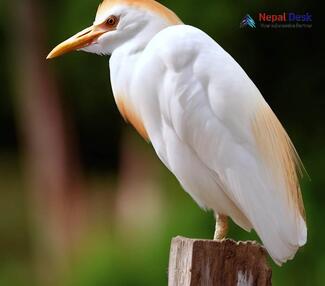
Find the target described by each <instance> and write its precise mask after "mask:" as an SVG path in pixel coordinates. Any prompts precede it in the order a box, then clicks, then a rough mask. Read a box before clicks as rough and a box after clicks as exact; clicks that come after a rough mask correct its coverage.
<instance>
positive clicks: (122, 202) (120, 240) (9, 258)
mask: <svg viewBox="0 0 325 286" xmlns="http://www.w3.org/2000/svg"><path fill="white" fill-rule="evenodd" d="M163 4H165V5H166V6H168V7H169V8H171V9H172V10H173V11H175V12H176V13H177V14H178V15H179V16H180V18H181V19H182V20H183V21H184V22H185V23H187V24H191V25H194V26H196V27H199V28H200V29H202V30H204V31H205V32H207V33H208V34H209V35H211V36H212V37H213V38H214V39H215V40H216V41H217V42H218V43H219V44H220V45H221V46H222V47H223V48H224V49H225V50H226V51H228V52H229V53H230V54H231V55H232V56H233V57H234V58H235V59H236V60H237V61H238V63H239V64H240V65H241V66H242V67H243V68H244V69H245V71H246V72H247V74H248V75H249V76H250V77H251V79H252V80H253V81H254V82H255V84H256V85H257V87H258V88H259V89H260V90H261V92H262V94H263V96H264V97H265V98H266V100H267V101H268V102H269V104H270V105H271V107H272V109H273V110H274V112H275V113H276V114H277V116H278V117H279V119H280V120H281V122H282V123H283V125H284V126H285V127H286V129H287V131H288V133H289V135H290V137H291V138H292V140H293V141H294V143H295V146H296V148H297V150H298V152H299V154H300V156H301V158H302V161H303V162H304V165H305V167H306V169H307V171H308V173H309V176H310V178H311V180H309V179H308V178H304V179H303V180H302V192H303V197H304V202H305V208H306V213H307V222H308V230H309V232H308V243H307V245H306V246H305V247H303V248H302V249H301V250H299V252H298V253H297V255H296V257H295V259H294V260H293V261H290V262H288V263H286V264H285V265H283V266H282V267H278V266H276V265H275V264H274V263H273V262H271V261H270V263H271V264H272V268H273V283H274V285H325V247H324V243H323V238H324V235H325V228H324V220H325V208H324V206H325V204H324V202H325V192H324V190H323V188H324V186H325V176H324V171H325V169H324V167H325V145H324V136H325V134H324V110H325V100H324V95H323V91H322V88H321V80H322V78H323V77H324V74H323V70H322V68H323V67H324V65H322V61H323V51H324V46H323V43H321V41H320V40H321V37H324V34H322V35H321V31H320V27H321V23H319V21H318V18H317V14H316V12H317V11H319V8H318V7H316V1H315V0H312V1H306V0H305V1H302V0H300V1H298V0H297V1H292V0H286V1H273V2H272V4H271V3H270V2H269V1H226V0H219V1H212V0H206V1H194V0H186V1H185V0H177V1H164V2H163ZM97 5H98V2H97V1H93V0H78V1H75V0H65V1H63V0H57V1H49V0H43V1H39V0H38V1H36V0H21V1H6V2H5V1H1V2H0V41H1V42H0V64H1V65H0V91H1V96H0V285H1V286H2V285H17V286H19V285H84V286H88V285H89V286H90V285H96V286H97V285H167V267H168V254H169V245H170V240H171V238H172V237H173V236H176V235H183V236H188V237H198V238H211V237H212V235H213V231H214V219H213V215H212V214H211V213H209V212H205V211H202V210H200V209H199V208H198V207H197V205H196V204H195V203H194V202H193V201H192V200H191V199H190V197H189V196H188V195H187V194H186V193H185V192H183V190H182V189H181V187H180V186H179V184H178V183H177V181H176V179H175V178H174V177H173V176H172V174H170V173H169V172H168V171H167V170H166V169H165V168H164V167H163V166H162V164H161V163H160V162H159V160H158V159H157V158H156V156H155V154H154V152H153V150H152V148H151V146H150V145H148V144H146V143H145V142H144V141H143V140H142V139H141V138H139V136H138V135H137V134H136V132H135V131H133V130H132V128H131V127H130V126H128V125H126V124H125V123H124V122H123V120H122V119H121V117H120V115H119V114H118V111H117V109H116V106H115V104H114V100H113V97H112V94H111V89H110V84H109V74H108V58H105V57H98V56H95V55H91V54H86V53H74V54H69V55H67V56H65V57H62V58H59V59H57V60H55V61H51V62H48V61H46V60H45V57H46V55H47V53H48V52H49V51H50V50H51V48H53V47H54V46H55V45H56V44H58V43H59V42H61V41H62V40H63V39H65V38H67V37H69V36H71V35H73V34H74V33H76V32H78V31H79V30H81V29H82V28H85V27H87V26H89V25H91V23H92V21H93V18H94V14H95V11H96V7H97ZM259 12H268V13H283V12H297V13H305V12H309V13H311V14H313V27H312V28H311V29H261V28H257V29H254V30H253V29H249V28H246V29H240V28H239V23H240V22H241V20H242V18H243V17H244V16H245V15H246V14H250V15H251V16H252V17H253V18H254V19H255V20H256V19H257V14H258V13H259ZM33 31H38V32H39V34H37V33H36V34H35V33H33ZM321 52H322V53H321ZM27 94H28V96H27ZM46 98H50V100H48V101H46V100H45V99H46ZM53 98H55V101H54V103H53ZM56 112H57V113H56ZM55 114H60V116H59V117H60V118H61V119H60V120H61V121H60V120H59V121H58V122H59V125H60V126H61V127H62V126H63V128H64V131H63V132H62V133H61V135H62V136H63V137H64V139H62V138H61V139H59V141H58V142H60V140H62V141H63V142H64V144H63V145H64V146H68V147H65V148H66V151H65V152H63V153H64V156H62V157H63V158H65V159H62V158H61V157H60V156H57V155H56V154H60V151H59V150H60V149H59V146H58V145H57V144H56V143H55V142H56V141H54V143H53V139H52V140H51V139H48V137H46V135H44V134H47V132H48V131H49V132H50V134H56V133H55V131H53V130H55V126H56V125H55V122H56V121H55V120H56V119H55V118H57V117H55ZM32 118H35V120H32ZM59 134H60V133H59ZM51 143H53V144H51ZM49 154H54V155H53V156H52V157H51V156H50V155H49ZM49 157H51V158H49ZM44 158H45V159H44ZM60 158H61V159H60ZM43 159H44V161H42V160H43ZM47 160H49V161H47ZM44 162H45V166H49V170H46V168H44ZM47 162H50V163H47ZM52 164H53V165H52ZM52 166H53V169H52ZM52 170H53V171H52ZM61 171H62V172H61ZM61 173H62V174H61ZM60 174H61V175H60ZM51 178H54V179H51ZM60 180H62V182H61V181H60ZM66 182H68V183H66ZM60 186H62V188H61V187H60ZM229 236H230V237H231V238H234V239H236V240H240V239H256V236H255V235H254V233H251V234H249V233H246V232H245V231H243V230H241V229H239V227H237V226H235V225H234V224H231V228H230V234H229Z"/></svg>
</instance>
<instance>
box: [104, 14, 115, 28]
mask: <svg viewBox="0 0 325 286" xmlns="http://www.w3.org/2000/svg"><path fill="white" fill-rule="evenodd" d="M106 24H107V25H108V26H111V27H114V26H115V25H116V24H117V17H115V16H109V17H108V19H107V20H106Z"/></svg>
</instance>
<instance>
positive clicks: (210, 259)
mask: <svg viewBox="0 0 325 286" xmlns="http://www.w3.org/2000/svg"><path fill="white" fill-rule="evenodd" d="M271 277H272V270H271V268H270V267H269V266H268V264H267V253H266V251H265V249H264V247H262V246H261V245H259V244H257V243H256V242H252V241H247V242H236V241H233V240H230V239H226V240H222V241H216V240H203V239H190V238H185V237H179V236H178V237H175V238H173V240H172V243H171V249H170V257H169V273H168V285H169V286H219V285H220V286H233V285H236V286H237V285H238V286H253V285H254V286H255V285H256V286H269V285H271V284H272V283H271Z"/></svg>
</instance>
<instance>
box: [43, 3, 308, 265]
mask: <svg viewBox="0 0 325 286" xmlns="http://www.w3.org/2000/svg"><path fill="white" fill-rule="evenodd" d="M73 50H83V51H86V52H90V53H96V54H100V55H111V58H110V76H111V83H112V89H113V94H114V98H115V101H116V104H117V106H118V108H119V111H120V112H121V114H122V116H123V117H124V118H125V120H127V121H128V122H129V123H130V124H132V125H133V126H134V127H135V129H136V130H137V131H138V132H139V133H140V134H141V136H142V137H143V138H144V139H146V140H147V141H150V142H151V143H152V145H153V147H154V149H155V151H156V153H157V155H158V157H159V158H160V160H161V161H162V162H163V163H164V164H165V165H166V167H167V168H168V169H169V170H170V171H171V172H172V173H173V174H174V175H175V176H176V177H177V179H178V181H179V182H180V184H181V185H182V187H183V188H184V190H185V191H186V192H188V193H189V194H190V195H191V196H192V198H193V199H194V200H195V201H196V202H197V203H198V204H199V205H200V206H201V207H202V208H206V209H211V210H213V211H214V212H215V214H216V220H217V224H216V235H215V238H216V239H221V238H223V237H224V236H225V234H226V230H227V221H226V218H227V217H228V216H229V217H231V218H232V220H233V221H234V222H235V223H236V224H238V225H239V226H240V227H242V228H243V229H245V230H247V231H250V230H251V229H254V230H255V231H256V232H257V234H258V235H259V237H260V238H261V240H262V242H263V244H264V245H265V247H266V249H267V250H268V252H269V254H270V256H271V257H272V258H273V260H274V261H275V262H276V263H278V264H281V263H283V262H285V261H287V260H288V259H292V258H293V257H294V255H295V253H296V252H297V250H298V248H299V247H300V246H302V245H304V244H305V243H306V240H307V227H306V222H305V215H304V207H303V201H302V197H301V193H300V187H299V182H298V174H297V172H298V170H299V169H300V168H301V166H302V165H301V163H300V159H299V157H298V155H297V152H296V151H295V148H294V146H293V144H292V143H291V141H290V139H289V137H288V135H287V133H286V131H285V130H284V128H283V127H282V125H281V123H280V122H279V120H278V119H277V117H276V116H275V115H274V113H273V111H272V110H271V108H270V107H269V105H268V104H267V103H266V101H265V100H264V98H263V97H262V95H261V93H260V91H259V90H258V89H257V87H256V86H255V85H254V83H253V82H252V81H251V79H250V78H249V77H248V76H247V74H246V73H245V71H244V70H243V69H242V68H241V67H240V65H239V64H238V63H237V62H236V61H235V60H234V59H233V58H232V57H231V56H230V55H229V54H228V53H227V52H226V51H225V50H223V49H222V47H220V46H219V45H218V44H217V43H216V42H215V41H214V40H213V39H212V38H210V37H209V36H208V35H207V34H206V33H204V32H203V31H201V30H199V29H197V28H195V27H193V26H189V25H185V24H183V23H182V21H181V20H180V19H179V18H178V17H177V16H176V15H175V14H174V13H173V12H172V11H171V10H169V9H168V8H166V7H164V6H163V5H161V4H159V3H158V2H156V1H153V0H104V2H103V3H102V4H101V5H100V6H99V8H98V11H97V15H96V19H95V22H94V23H93V25H92V26H91V27H89V28H87V29H85V30H83V31H82V32H80V33H78V34H76V35H75V36H73V37H71V38H70V39H68V40H66V41H65V42H63V43H62V44H60V45H58V46H57V47H56V48H55V49H54V50H53V51H52V52H51V53H50V54H49V55H48V58H53V57H56V56H59V55H62V54H64V53H66V52H69V51H73Z"/></svg>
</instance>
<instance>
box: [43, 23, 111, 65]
mask: <svg viewBox="0 0 325 286" xmlns="http://www.w3.org/2000/svg"><path fill="white" fill-rule="evenodd" d="M107 31H108V30H107V29H104V27H101V26H91V27H88V28H86V29H84V30H83V31H81V32H79V33H78V34H76V35H74V36H73V37H71V38H69V39H67V40H66V41H64V42H63V43H61V44H59V45H58V46H56V47H55V48H54V49H53V50H52V51H51V52H50V53H49V55H48V56H47V58H46V59H53V58H55V57H58V56H61V55H63V54H66V53H68V52H72V51H76V50H79V49H82V48H84V47H87V46H89V45H91V44H93V43H94V42H96V40H97V39H98V38H99V37H100V36H101V35H102V34H104V33H106V32H107Z"/></svg>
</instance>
